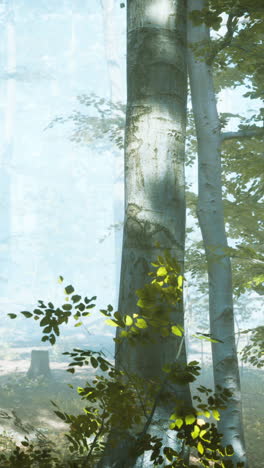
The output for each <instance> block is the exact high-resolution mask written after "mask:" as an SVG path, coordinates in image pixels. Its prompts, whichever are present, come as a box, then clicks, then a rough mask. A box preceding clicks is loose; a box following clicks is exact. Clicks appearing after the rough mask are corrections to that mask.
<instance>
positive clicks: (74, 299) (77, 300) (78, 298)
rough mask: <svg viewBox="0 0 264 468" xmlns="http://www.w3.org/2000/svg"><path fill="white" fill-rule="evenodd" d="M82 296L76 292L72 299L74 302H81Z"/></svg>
mask: <svg viewBox="0 0 264 468" xmlns="http://www.w3.org/2000/svg"><path fill="white" fill-rule="evenodd" d="M81 298H82V297H81V296H79V295H78V294H74V295H73V296H72V297H71V300H72V302H74V303H75V302H79V301H80V300H81Z"/></svg>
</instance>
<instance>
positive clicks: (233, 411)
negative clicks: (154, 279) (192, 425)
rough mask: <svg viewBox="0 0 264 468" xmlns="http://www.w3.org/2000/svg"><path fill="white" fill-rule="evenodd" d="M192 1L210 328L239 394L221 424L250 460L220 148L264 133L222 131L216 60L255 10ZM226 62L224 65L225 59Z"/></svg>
mask: <svg viewBox="0 0 264 468" xmlns="http://www.w3.org/2000/svg"><path fill="white" fill-rule="evenodd" d="M188 5H189V12H190V13H191V15H190V16H191V18H192V19H193V20H194V22H195V23H196V24H195V25H194V24H193V23H192V21H189V28H188V39H189V41H190V49H192V50H190V52H189V74H190V83H191V95H192V103H193V112H194V120H195V125H196V132H197V140H198V166H199V196H198V206H197V209H198V210H197V211H198V218H199V224H200V226H201V230H202V235H203V240H204V247H205V252H206V257H207V268H208V278H209V304H210V330H211V333H213V334H215V333H218V334H221V338H222V339H224V342H225V345H224V346H223V347H221V349H220V347H219V346H218V344H215V343H213V344H212V354H213V367H214V378H215V383H217V384H219V383H220V381H221V383H223V382H225V384H226V385H227V386H228V384H229V387H228V388H230V390H231V387H233V390H232V391H233V395H234V397H233V399H232V402H231V400H230V404H229V408H228V410H226V411H225V412H224V413H223V414H222V417H221V419H220V422H219V425H218V427H219V429H220V431H221V432H222V433H223V434H224V440H225V442H226V443H227V441H228V443H231V444H232V445H233V447H234V449H235V456H234V460H236V461H244V462H245V461H246V459H245V449H244V437H243V432H242V416H241V410H239V407H240V384H239V374H238V364H237V355H236V349H235V337H234V323H233V302H232V280H231V264H230V260H229V252H228V247H227V241H226V235H225V230H224V213H223V204H222V193H221V192H222V189H221V159H220V151H221V149H220V147H221V143H222V142H223V141H224V140H227V139H230V138H232V139H233V138H245V137H248V136H250V135H257V136H258V135H260V134H261V133H263V132H262V130H261V129H260V128H256V127H255V126H253V127H252V128H250V130H249V129H248V128H247V129H246V130H244V131H242V130H240V131H239V132H237V133H236V134H234V133H232V134H230V133H222V134H221V133H220V130H221V122H220V120H219V117H218V113H217V109H216V97H215V91H214V84H213V77H212V65H213V63H214V61H215V59H216V57H217V55H218V53H219V52H221V51H222V50H223V49H224V48H225V47H227V46H229V45H230V44H231V41H232V38H233V36H234V33H235V32H236V31H238V32H237V35H238V36H239V34H240V32H239V28H238V26H237V24H238V20H239V18H240V16H242V17H244V15H245V16H246V17H249V16H250V13H249V14H248V15H246V14H245V8H244V7H243V6H242V5H241V4H239V2H238V4H236V5H235V6H233V5H231V4H230V5H226V4H225V5H224V6H223V5H220V6H219V4H217V5H215V3H214V2H212V3H210V4H209V5H208V3H206V2H204V1H200V2H193V1H189V4H188ZM241 7H242V8H241ZM223 8H224V9H223ZM223 12H225V13H227V14H228V19H227V32H226V35H225V36H224V37H223V38H222V39H219V40H215V41H211V40H210V35H209V26H211V27H213V28H214V29H219V26H220V24H221V21H222V19H221V16H220V15H221V14H222V13H223ZM253 22H254V20H253ZM201 23H204V24H201ZM242 29H243V28H242ZM242 35H243V34H242ZM201 50H202V52H201ZM197 51H198V52H197ZM220 63H221V62H220ZM218 65H219V64H218ZM221 65H222V66H224V65H223V63H221ZM231 420H232V428H231V426H230V421H231ZM233 431H234V432H233ZM238 433H240V437H239V438H238V437H237V434H238ZM231 440H232V442H231Z"/></svg>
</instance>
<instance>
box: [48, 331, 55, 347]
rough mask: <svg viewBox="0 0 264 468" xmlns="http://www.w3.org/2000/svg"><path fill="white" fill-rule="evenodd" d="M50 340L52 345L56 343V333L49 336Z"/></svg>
mask: <svg viewBox="0 0 264 468" xmlns="http://www.w3.org/2000/svg"><path fill="white" fill-rule="evenodd" d="M49 342H50V344H51V345H54V344H55V343H56V338H55V335H53V333H52V334H51V335H50V336H49Z"/></svg>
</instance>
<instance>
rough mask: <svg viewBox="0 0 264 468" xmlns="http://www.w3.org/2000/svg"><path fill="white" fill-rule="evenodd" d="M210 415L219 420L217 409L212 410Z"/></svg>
mask: <svg viewBox="0 0 264 468" xmlns="http://www.w3.org/2000/svg"><path fill="white" fill-rule="evenodd" d="M212 415H213V417H214V418H215V419H216V420H217V421H219V420H220V413H219V411H217V409H213V410H212Z"/></svg>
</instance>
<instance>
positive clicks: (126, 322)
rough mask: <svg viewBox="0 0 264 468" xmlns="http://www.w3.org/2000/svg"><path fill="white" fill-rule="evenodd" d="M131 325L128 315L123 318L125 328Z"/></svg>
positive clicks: (131, 321) (131, 320)
mask: <svg viewBox="0 0 264 468" xmlns="http://www.w3.org/2000/svg"><path fill="white" fill-rule="evenodd" d="M132 323H133V319H132V317H130V315H126V317H125V324H126V326H127V327H129V326H130V325H132Z"/></svg>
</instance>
